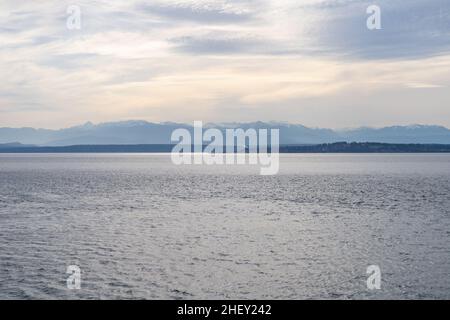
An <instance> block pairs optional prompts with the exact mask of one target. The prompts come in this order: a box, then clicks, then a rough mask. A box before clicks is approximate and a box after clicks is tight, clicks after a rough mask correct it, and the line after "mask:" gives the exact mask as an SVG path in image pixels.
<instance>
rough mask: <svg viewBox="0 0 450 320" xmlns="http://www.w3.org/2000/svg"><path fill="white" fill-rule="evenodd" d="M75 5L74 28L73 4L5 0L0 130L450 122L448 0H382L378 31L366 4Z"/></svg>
mask: <svg viewBox="0 0 450 320" xmlns="http://www.w3.org/2000/svg"><path fill="white" fill-rule="evenodd" d="M77 4H78V5H79V6H80V8H81V13H82V16H81V18H82V28H81V29H80V30H68V29H67V27H66V19H67V12H66V9H67V7H68V6H69V5H73V3H72V1H68V0H65V1H56V0H47V1H36V2H17V1H12V0H3V1H2V2H1V3H0V21H2V23H1V24H0V43H1V46H0V71H1V74H2V76H3V77H2V84H1V87H0V112H1V114H2V117H1V118H0V125H18V126H22V125H36V126H47V127H55V126H60V125H63V124H64V125H71V124H75V123H78V122H85V121H86V120H92V121H98V122H100V121H108V120H118V119H129V118H139V117H141V118H144V119H147V120H153V121H158V120H161V121H164V120H174V121H192V120H194V119H200V118H201V119H203V120H205V121H234V120H236V121H241V120H244V121H245V120H249V121H250V120H286V119H289V120H293V121H297V122H303V123H305V124H307V125H312V126H316V125H317V126H328V127H338V126H355V125H361V124H367V125H384V124H390V123H405V122H414V123H416V122H430V123H437V124H443V125H447V126H448V125H450V123H449V121H450V120H449V119H450V111H449V108H448V103H449V102H450V93H449V91H448V90H447V89H448V86H449V85H450V75H449V74H448V70H449V68H450V53H449V50H450V3H449V2H448V1H447V0H430V1H422V0H409V1H403V0H402V1H400V0H390V1H388V0H379V1H377V4H378V5H379V6H380V7H381V10H382V11H381V19H382V29H381V30H374V31H370V30H368V29H367V28H366V19H367V17H368V15H367V13H366V8H367V7H368V6H369V5H371V4H373V3H372V1H365V0H361V1H355V0H340V1H339V0H335V1H332V0H305V1H301V2H300V1H296V0H280V1H275V0H233V1H226V0H219V1H217V0H215V1H212V0H164V1H163V0H156V1H142V0H130V1H118V0H108V1H107V0H95V1H83V0H81V1H77ZM425 89H427V90H425ZM422 120H423V121H422Z"/></svg>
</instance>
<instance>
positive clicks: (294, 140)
mask: <svg viewBox="0 0 450 320" xmlns="http://www.w3.org/2000/svg"><path fill="white" fill-rule="evenodd" d="M211 127H214V128H218V129H220V130H222V131H224V130H225V129H227V128H242V129H244V130H246V129H249V128H254V129H263V128H264V129H279V130H280V144H285V145H304V144H321V143H333V142H380V143H397V144H401V143H416V144H450V130H449V129H448V128H445V127H442V126H430V125H410V126H391V127H384V128H368V127H361V128H355V129H340V130H332V129H323V128H309V127H305V126H303V125H299V124H288V123H278V122H252V123H217V124H215V123H210V124H205V125H204V128H205V129H206V128H211ZM178 128H186V129H188V130H189V131H191V132H192V130H193V128H192V125H190V124H181V123H173V122H164V123H151V122H147V121H121V122H109V123H101V124H92V123H90V122H88V123H86V124H83V125H80V126H74V127H70V128H65V129H58V130H51V129H35V128H0V144H12V143H13V144H14V143H16V144H17V143H20V144H27V145H37V146H69V145H108V144H115V145H125V144H128V145H130V144H170V143H171V141H170V136H171V134H172V132H173V131H174V130H175V129H178Z"/></svg>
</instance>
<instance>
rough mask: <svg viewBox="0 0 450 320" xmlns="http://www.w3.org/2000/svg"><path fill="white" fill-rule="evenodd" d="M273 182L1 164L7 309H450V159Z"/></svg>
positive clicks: (160, 164)
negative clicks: (355, 304) (330, 302)
mask: <svg viewBox="0 0 450 320" xmlns="http://www.w3.org/2000/svg"><path fill="white" fill-rule="evenodd" d="M258 173H259V170H258V168H257V167H253V166H234V167H233V166H215V167H214V166H174V165H172V163H171V161H170V157H169V156H168V155H163V154H161V155H158V154H135V155H132V154H64V155H62V154H36V155H30V154H24V155H18V154H15V155H14V154H3V155H0V299H80V298H81V299H119V298H124V299H166V298H167V299H328V298H330V299H356V298H361V299H382V298H387V299H394V298H395V299H409V298H417V299H444V298H446V299H449V298H450V197H449V195H450V155H443V154H442V155H439V154H435V155H432V154H429V155H422V154H414V155H401V154H399V155H282V156H281V164H280V173H279V174H278V175H276V176H260V175H258ZM69 265H78V266H79V267H80V268H81V271H82V273H81V289H80V290H69V289H68V288H67V286H66V278H67V277H68V274H66V268H67V266H69ZM369 265H378V266H379V267H380V269H381V289H380V290H369V289H368V288H367V285H366V280H367V277H368V275H367V274H366V269H367V267H368V266H369Z"/></svg>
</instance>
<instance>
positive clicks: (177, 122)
mask: <svg viewBox="0 0 450 320" xmlns="http://www.w3.org/2000/svg"><path fill="white" fill-rule="evenodd" d="M133 122H134V123H138V122H145V123H148V124H157V125H164V124H179V125H187V126H192V125H193V121H192V122H181V121H170V120H161V121H149V120H144V119H124V120H112V121H104V122H93V121H90V120H88V121H84V122H80V123H74V124H71V125H68V126H60V127H58V126H56V127H53V128H52V127H32V126H16V127H13V126H6V125H5V126H0V128H4V129H5V128H8V129H25V128H32V129H36V130H54V131H58V130H64V129H71V128H77V127H83V126H87V125H92V126H102V125H109V124H120V123H133ZM257 122H262V123H267V124H273V125H290V126H304V127H306V128H309V129H329V130H333V131H346V130H356V129H365V128H367V129H385V128H392V127H443V128H446V129H448V130H450V125H449V126H445V125H438V124H433V123H429V124H426V123H409V124H403V125H402V124H395V123H392V124H388V125H385V126H364V125H360V126H352V127H317V126H308V125H305V124H304V123H299V122H290V121H282V120H267V121H262V120H253V121H251V120H249V121H224V122H220V121H208V122H204V123H203V124H204V125H220V126H227V125H231V124H251V123H257Z"/></svg>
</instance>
